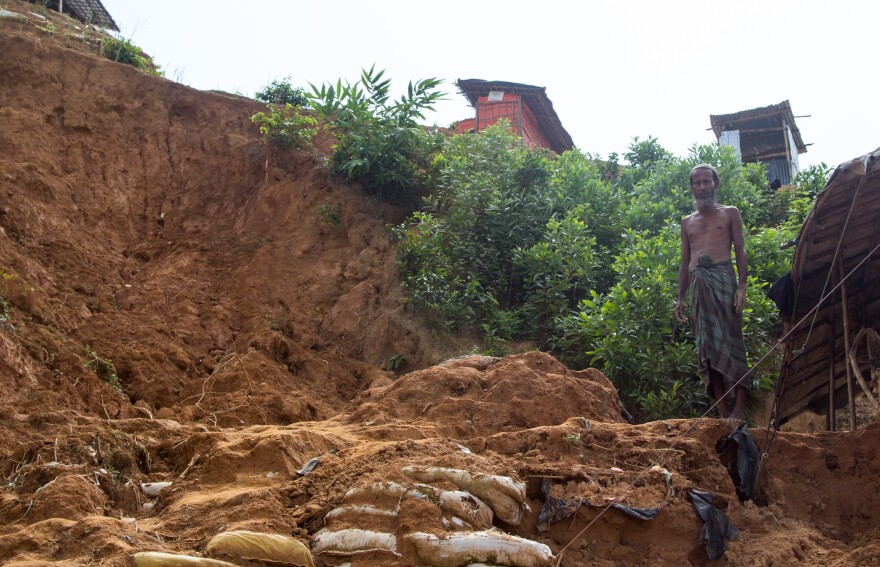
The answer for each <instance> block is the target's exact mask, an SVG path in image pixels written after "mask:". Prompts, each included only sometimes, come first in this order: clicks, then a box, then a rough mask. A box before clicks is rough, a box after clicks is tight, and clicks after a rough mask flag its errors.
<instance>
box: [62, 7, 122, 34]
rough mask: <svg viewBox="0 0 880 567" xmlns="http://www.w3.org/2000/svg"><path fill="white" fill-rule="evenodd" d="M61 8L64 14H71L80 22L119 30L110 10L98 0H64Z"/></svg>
mask: <svg viewBox="0 0 880 567" xmlns="http://www.w3.org/2000/svg"><path fill="white" fill-rule="evenodd" d="M62 9H63V12H64V13H65V14H68V15H70V16H73V17H74V18H76V19H77V20H80V21H81V22H85V23H87V24H95V25H96V26H100V27H102V28H106V29H108V30H113V31H119V27H118V26H117V25H116V22H114V21H113V17H112V16H110V12H108V11H107V9H106V8H104V5H103V4H101V2H100V0H64V4H63V5H62Z"/></svg>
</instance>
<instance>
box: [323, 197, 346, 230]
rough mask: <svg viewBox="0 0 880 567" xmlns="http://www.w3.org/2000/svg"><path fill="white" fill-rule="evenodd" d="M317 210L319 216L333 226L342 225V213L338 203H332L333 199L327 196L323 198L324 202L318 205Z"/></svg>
mask: <svg viewBox="0 0 880 567" xmlns="http://www.w3.org/2000/svg"><path fill="white" fill-rule="evenodd" d="M318 212H319V213H320V214H321V218H322V219H324V222H325V223H326V224H328V225H330V226H332V227H333V228H339V227H340V226H341V225H342V215H341V213H340V211H339V205H337V204H336V203H334V202H333V199H331V198H330V197H329V196H328V197H327V198H326V199H324V202H323V203H321V206H320V207H318Z"/></svg>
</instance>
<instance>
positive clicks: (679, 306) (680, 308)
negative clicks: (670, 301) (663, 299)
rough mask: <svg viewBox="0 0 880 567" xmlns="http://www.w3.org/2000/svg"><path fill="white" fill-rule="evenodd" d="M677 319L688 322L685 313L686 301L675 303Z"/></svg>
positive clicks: (680, 321)
mask: <svg viewBox="0 0 880 567" xmlns="http://www.w3.org/2000/svg"><path fill="white" fill-rule="evenodd" d="M675 320H676V321H678V322H679V323H687V316H685V314H684V301H679V302H678V303H676V304H675Z"/></svg>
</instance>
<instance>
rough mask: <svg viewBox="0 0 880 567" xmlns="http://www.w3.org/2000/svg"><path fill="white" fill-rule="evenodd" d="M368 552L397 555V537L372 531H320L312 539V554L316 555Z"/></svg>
mask: <svg viewBox="0 0 880 567" xmlns="http://www.w3.org/2000/svg"><path fill="white" fill-rule="evenodd" d="M368 551H387V552H390V553H393V554H394V555H399V554H398V553H397V537H395V535H394V534H386V533H382V532H374V531H370V530H358V529H349V530H339V531H335V532H331V531H329V530H326V529H325V530H320V531H318V533H316V534H315V537H314V538H312V552H313V553H314V554H315V555H354V554H356V553H366V552H368Z"/></svg>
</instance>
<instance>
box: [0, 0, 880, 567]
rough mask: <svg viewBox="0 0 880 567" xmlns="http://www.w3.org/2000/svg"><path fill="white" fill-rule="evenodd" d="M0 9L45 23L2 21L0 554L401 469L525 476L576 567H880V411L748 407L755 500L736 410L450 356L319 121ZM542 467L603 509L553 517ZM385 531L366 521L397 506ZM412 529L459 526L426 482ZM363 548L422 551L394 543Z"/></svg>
mask: <svg viewBox="0 0 880 567" xmlns="http://www.w3.org/2000/svg"><path fill="white" fill-rule="evenodd" d="M3 7H5V8H6V9H7V10H12V11H15V12H19V13H23V14H26V15H27V16H28V21H27V22H19V21H13V20H0V270H2V274H3V275H2V276H0V482H2V485H0V563H2V564H3V565H132V564H133V560H132V558H131V556H132V554H133V553H135V552H137V551H166V552H172V553H183V554H188V555H194V556H201V555H203V553H204V550H205V545H206V544H207V542H208V540H209V539H210V538H211V537H212V536H213V535H215V534H217V533H219V532H221V531H225V530H231V529H249V530H255V531H263V532H269V533H277V534H284V535H292V536H293V537H295V538H297V539H299V540H300V541H302V542H303V543H305V544H307V545H308V544H309V543H310V542H311V541H312V538H313V536H314V534H315V533H316V532H317V531H318V530H319V529H321V528H322V527H323V526H324V523H325V522H324V516H325V514H326V513H327V512H329V511H330V510H331V509H333V508H335V507H337V506H338V505H339V504H340V502H341V501H342V497H343V495H344V494H345V492H346V491H348V490H349V489H350V488H352V487H356V486H363V485H365V484H368V483H371V482H378V481H398V482H405V481H406V476H405V475H404V472H403V469H404V467H406V466H412V465H415V466H426V467H431V466H439V467H452V468H459V469H463V470H467V471H470V472H472V473H474V474H477V473H488V474H496V475H506V476H510V477H512V478H514V479H517V480H520V481H523V482H525V483H526V486H527V500H528V504H529V506H530V511H528V512H526V516H525V519H524V520H523V521H522V522H521V523H520V525H518V526H511V525H507V524H505V523H504V522H501V521H500V520H498V519H497V518H496V520H495V525H496V527H497V528H498V529H500V530H502V531H505V532H507V533H511V534H514V535H518V536H522V537H526V538H529V539H532V540H535V541H539V542H541V543H544V544H546V545H548V546H550V548H551V549H552V551H553V552H554V554H556V555H557V557H559V556H560V555H561V561H560V563H561V564H562V565H587V564H590V565H683V564H693V565H705V564H713V565H714V564H732V565H768V566H769V565H787V564H793V563H802V564H807V565H837V566H855V565H869V564H880V544H878V543H877V540H878V536H880V490H878V488H880V482H878V480H877V474H876V471H877V469H878V464H880V454H878V452H880V425H877V424H871V425H868V426H867V427H864V428H863V429H860V430H858V431H856V432H851V433H847V432H841V433H825V432H817V433H792V432H781V433H779V434H778V435H776V436H775V437H774V438H773V440H772V444H771V443H770V442H769V441H770V440H769V438H768V436H767V432H766V431H765V430H764V429H763V428H755V429H752V435H753V436H754V438H755V441H756V442H757V443H758V446H759V449H760V450H761V452H762V453H763V457H762V466H761V470H760V476H759V480H758V489H757V491H756V494H755V495H754V497H753V498H752V499H751V500H746V501H744V502H741V501H740V499H739V498H738V496H737V487H736V484H735V482H734V478H737V477H736V475H735V474H734V475H731V469H733V468H734V465H732V464H731V462H732V457H731V454H730V453H729V452H728V451H725V450H721V451H720V452H719V448H720V447H721V442H722V441H723V440H724V439H725V438H726V437H727V435H728V434H729V433H730V432H731V429H732V426H731V425H730V424H729V423H728V422H725V421H721V420H715V419H702V420H669V421H659V422H653V423H647V424H642V425H631V424H628V423H626V422H625V420H624V419H623V418H622V417H621V412H620V402H619V400H618V397H617V392H616V391H615V389H614V387H613V386H612V384H611V383H610V382H609V381H608V380H607V378H605V376H603V375H602V373H601V372H599V371H597V370H595V369H586V370H583V371H574V370H570V369H568V368H566V367H565V366H563V365H562V364H560V363H559V362H558V361H557V360H555V359H554V358H553V357H551V356H549V355H546V354H542V353H539V352H531V353H525V354H517V355H512V356H509V357H505V358H502V359H495V358H489V357H481V356H471V357H465V358H459V359H454V360H450V361H447V362H445V363H441V362H442V361H443V360H444V359H445V358H448V357H449V356H450V355H452V354H459V353H458V352H454V351H452V352H451V351H450V349H451V348H452V347H451V346H450V344H452V343H451V342H449V341H445V340H444V341H441V340H439V339H435V338H433V337H432V335H431V333H430V332H428V331H427V330H426V328H425V326H424V325H423V324H422V323H421V322H420V320H419V318H418V316H417V314H415V313H413V312H412V311H411V310H410V309H408V308H407V303H406V301H405V297H404V294H403V293H402V292H401V290H400V288H399V285H398V280H397V272H396V268H395V261H394V248H393V245H392V244H391V243H390V242H389V240H388V238H387V236H386V231H385V224H386V222H393V221H397V220H400V215H401V211H399V210H394V209H393V208H391V207H388V206H382V205H379V204H377V203H375V202H374V201H372V200H370V199H368V198H366V197H365V196H364V194H363V193H362V192H361V191H360V189H359V188H358V187H354V186H350V185H347V184H345V183H343V182H341V181H340V180H338V179H336V178H334V177H332V176H331V175H330V174H329V173H328V170H327V167H326V163H327V156H328V154H329V151H330V147H331V146H332V143H333V141H332V138H331V136H330V134H329V133H327V132H324V131H322V132H321V133H320V134H319V136H318V139H317V140H316V144H315V147H314V148H311V149H309V150H299V151H290V150H284V149H280V148H276V147H273V146H270V145H267V144H266V143H265V142H264V141H263V140H262V139H261V138H260V136H259V132H258V130H257V128H256V127H255V126H254V125H253V124H252V123H251V122H250V116H251V115H253V114H255V113H256V112H258V111H260V110H262V109H263V106H262V105H261V104H259V103H257V102H254V101H251V100H247V99H243V98H241V97H236V96H232V95H226V94H223V93H206V92H200V91H197V90H194V89H191V88H188V87H185V86H181V85H179V84H176V83H174V82H171V81H169V80H166V79H163V78H159V77H153V76H149V75H147V74H145V73H143V72H140V71H138V70H136V69H134V68H132V67H128V66H125V65H121V64H117V63H113V62H110V61H108V60H105V59H103V58H101V57H98V56H97V55H96V54H95V48H94V43H95V36H96V34H97V32H95V31H90V32H88V36H83V30H82V29H79V30H77V29H76V28H75V27H74V24H73V23H72V21H71V20H68V19H67V18H65V17H61V16H58V15H57V14H56V15H51V14H50V15H48V19H45V20H44V19H41V18H40V17H39V16H40V15H42V14H40V11H39V9H38V8H37V7H35V6H34V5H32V4H28V3H25V2H21V1H19V0H9V1H6V2H4V3H3ZM34 12H36V13H34ZM47 23H51V24H52V25H51V26H48V25H47ZM328 199H329V200H330V202H331V203H332V204H334V205H335V206H337V207H338V210H339V211H340V213H341V216H342V221H343V222H342V223H341V225H340V226H338V227H334V226H332V225H330V224H328V223H327V222H326V220H325V219H324V218H323V217H322V215H321V214H320V211H319V209H320V206H321V205H322V204H324V203H327V202H328V201H327V200H328ZM401 357H402V358H403V359H405V361H406V362H405V364H404V366H402V367H401V368H400V369H399V371H398V373H396V374H395V373H393V372H388V371H385V370H384V368H385V367H386V363H387V361H388V360H389V359H395V360H399V359H400V358H401ZM110 364H112V367H113V369H115V377H116V378H118V384H114V383H113V382H114V376H112V375H111V374H110V373H109V372H107V371H106V369H108V368H109V367H110ZM313 457H318V458H319V462H318V465H317V466H316V467H315V468H314V470H313V471H311V472H309V473H308V474H305V475H300V474H298V473H297V471H298V470H300V469H301V468H302V467H303V466H304V465H305V464H306V463H307V462H308V461H309V460H310V459H312V458H313ZM733 460H735V459H733ZM655 465H656V466H657V467H658V468H652V467H654V466H655ZM662 470H665V471H666V472H667V473H668V475H669V480H668V481H667V479H666V477H665V476H664V474H663V472H661V471H662ZM544 479H549V483H550V487H551V494H552V495H553V496H554V497H556V498H565V499H567V500H582V501H583V503H584V504H583V506H581V507H580V508H579V509H578V511H577V512H576V513H575V514H574V515H573V516H571V517H569V518H567V519H564V520H562V521H560V522H558V523H555V524H552V525H551V526H549V529H546V530H543V531H542V530H539V529H538V527H537V517H538V513H539V511H540V510H541V507H542V505H543V504H544V501H545V495H544V493H543V491H542V482H543V481H544ZM163 481H166V482H172V484H171V485H170V486H168V487H167V488H165V489H163V490H162V491H161V492H160V493H159V495H158V497H150V496H147V495H146V494H145V493H144V491H143V490H142V489H141V484H142V483H149V482H163ZM690 489H698V490H703V491H710V492H712V493H713V494H714V498H715V503H716V506H717V507H718V508H719V510H721V511H722V512H723V513H724V514H725V515H726V516H727V517H728V518H729V519H730V521H731V522H732V523H733V524H734V525H735V526H736V527H737V528H738V529H739V530H740V536H739V538H738V539H737V540H736V541H731V542H728V548H727V551H726V553H725V555H724V557H723V558H721V559H718V560H715V561H709V560H708V557H707V555H706V549H705V546H704V545H703V544H701V543H700V542H698V540H697V539H698V533H699V531H700V528H701V527H702V521H701V520H700V519H699V518H698V516H697V515H696V513H695V511H694V508H693V506H692V505H691V503H690V501H689V499H688V497H687V491H688V490H690ZM612 502H617V503H621V504H624V505H626V506H630V507H636V508H653V507H657V508H660V509H661V511H660V514H659V515H658V516H657V517H656V518H655V519H653V520H640V519H635V518H633V517H631V516H628V515H626V514H624V513H623V512H621V511H620V510H617V509H614V508H609V507H608V504H609V503H612ZM380 524H381V522H378V521H377V520H376V519H370V518H365V519H364V520H363V525H361V526H359V527H362V528H364V529H370V528H375V529H380V530H381V529H385V530H389V529H390V530H392V531H393V530H394V529H396V528H395V524H394V522H393V521H392V522H391V524H390V525H380ZM404 526H405V527H406V530H408V531H411V530H416V529H418V530H421V531H425V532H428V533H439V534H442V533H443V530H444V528H443V526H442V525H441V524H440V520H439V514H438V513H437V512H436V509H435V508H432V507H431V506H427V505H425V504H424V503H422V504H420V503H410V504H407V506H406V507H405V508H401V515H400V517H399V518H398V519H397V525H396V527H397V528H398V529H403V527H404ZM344 560H349V558H332V557H325V556H319V557H317V562H318V564H320V565H338V564H340V563H342V562H343V561H344ZM350 560H351V561H352V565H415V564H418V560H417V559H416V558H415V555H414V554H413V552H412V550H408V549H405V548H404V549H402V550H401V555H399V556H390V555H388V554H386V555H384V556H383V555H382V554H381V553H373V554H363V555H359V556H355V557H354V558H353V559H350ZM249 564H250V565H261V564H260V563H258V562H253V561H252V562H249Z"/></svg>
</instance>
